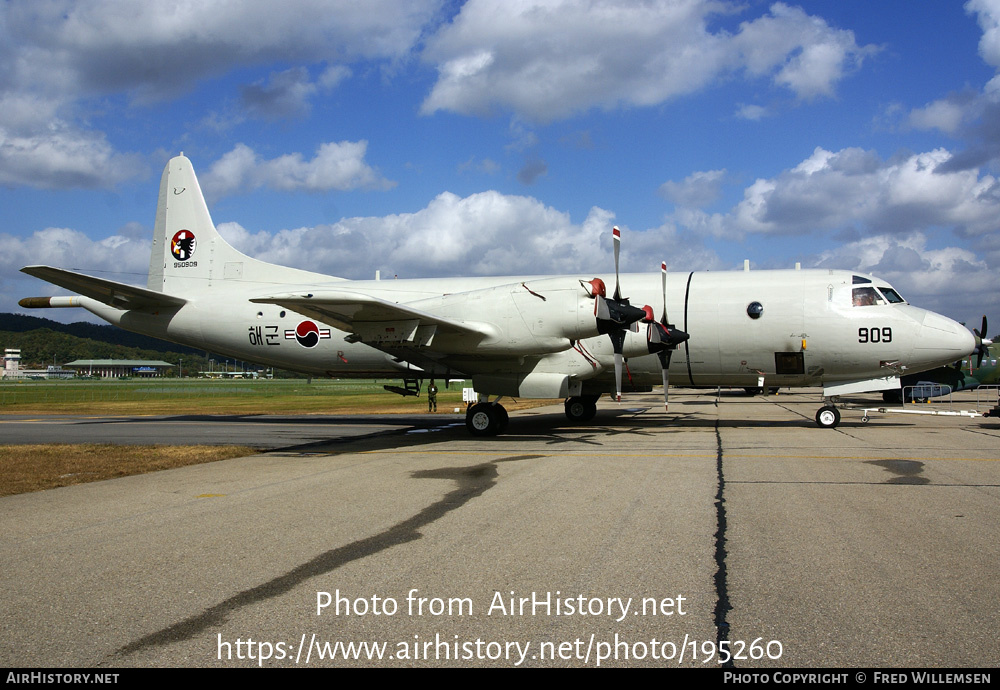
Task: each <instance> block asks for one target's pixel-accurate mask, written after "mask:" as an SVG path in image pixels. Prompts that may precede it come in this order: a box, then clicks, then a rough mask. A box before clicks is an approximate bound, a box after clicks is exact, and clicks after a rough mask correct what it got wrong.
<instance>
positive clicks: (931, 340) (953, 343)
mask: <svg viewBox="0 0 1000 690" xmlns="http://www.w3.org/2000/svg"><path fill="white" fill-rule="evenodd" d="M975 350H976V339H975V338H974V337H973V335H972V333H971V332H970V331H969V329H968V328H966V327H965V326H963V325H962V324H960V323H958V322H957V321H952V320H951V319H949V318H947V317H944V316H941V315H940V314H935V313H934V312H930V311H929V312H926V313H925V315H924V319H923V324H922V325H921V327H920V338H919V339H918V342H917V344H916V346H915V347H914V353H915V354H916V355H917V356H918V357H919V358H920V359H921V360H924V361H925V362H927V363H928V364H931V365H932V366H944V365H946V364H951V363H952V362H954V361H955V360H958V359H961V358H963V357H965V356H967V355H970V354H972V353H973V352H975Z"/></svg>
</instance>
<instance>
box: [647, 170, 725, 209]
mask: <svg viewBox="0 0 1000 690" xmlns="http://www.w3.org/2000/svg"><path fill="white" fill-rule="evenodd" d="M725 177H726V171H725V170H705V171H701V172H695V173H691V174H690V175H688V176H687V177H686V178H684V180H683V181H681V182H674V181H673V180H668V181H667V182H664V183H663V184H662V185H660V190H659V191H660V196H662V197H663V198H665V199H666V200H667V201H670V202H672V203H674V204H677V205H678V206H683V207H685V208H704V207H705V206H709V205H710V204H712V203H714V202H715V201H716V200H718V198H719V194H720V187H721V185H722V183H723V181H724V180H725Z"/></svg>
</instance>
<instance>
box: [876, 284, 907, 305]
mask: <svg viewBox="0 0 1000 690" xmlns="http://www.w3.org/2000/svg"><path fill="white" fill-rule="evenodd" d="M879 292H881V293H882V294H883V295H884V296H885V298H886V299H887V300H889V303H890V304H901V303H903V302H905V301H906V300H905V299H903V298H902V297H900V296H899V293H898V292H896V291H895V290H893V289H892V288H891V287H880V288H879Z"/></svg>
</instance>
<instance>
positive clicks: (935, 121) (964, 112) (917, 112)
mask: <svg viewBox="0 0 1000 690" xmlns="http://www.w3.org/2000/svg"><path fill="white" fill-rule="evenodd" d="M968 105H969V104H968V102H967V101H966V102H957V101H955V100H951V99H940V100H937V101H934V102H933V103H928V104H927V105H925V106H924V107H923V108H915V109H914V110H912V111H911V112H910V126H911V127H914V128H916V129H940V130H941V131H942V132H946V133H948V134H955V133H956V132H958V130H959V127H960V126H961V125H962V123H963V121H964V120H965V119H966V118H967V117H968V110H969V109H968Z"/></svg>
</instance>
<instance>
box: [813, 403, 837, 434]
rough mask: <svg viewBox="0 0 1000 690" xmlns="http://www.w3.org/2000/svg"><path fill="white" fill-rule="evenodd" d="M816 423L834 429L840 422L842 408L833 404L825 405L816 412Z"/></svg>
mask: <svg viewBox="0 0 1000 690" xmlns="http://www.w3.org/2000/svg"><path fill="white" fill-rule="evenodd" d="M816 423H817V424H819V425H820V426H821V427H823V428H824V429H832V428H834V427H835V426H837V425H838V424H840V410H838V409H837V408H836V407H834V406H833V405H824V406H823V407H821V408H819V411H818V412H817V413H816Z"/></svg>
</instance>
